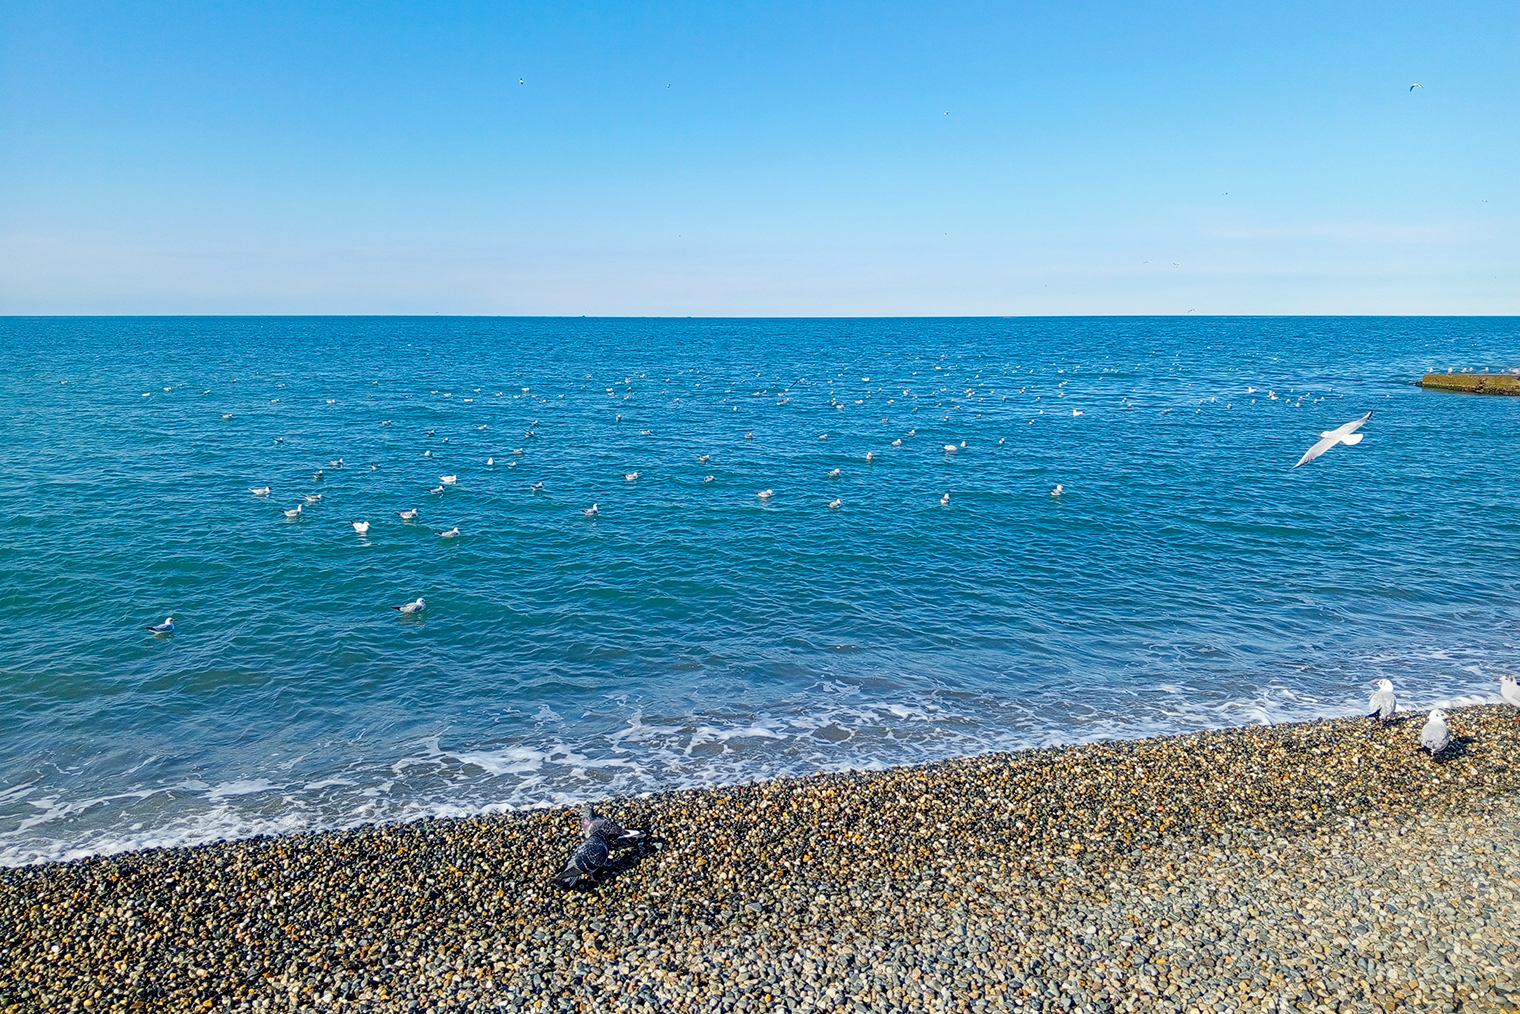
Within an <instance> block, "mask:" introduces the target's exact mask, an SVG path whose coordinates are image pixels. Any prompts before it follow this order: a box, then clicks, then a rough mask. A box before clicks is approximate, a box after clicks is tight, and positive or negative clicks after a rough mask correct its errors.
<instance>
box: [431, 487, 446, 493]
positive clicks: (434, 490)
mask: <svg viewBox="0 0 1520 1014" xmlns="http://www.w3.org/2000/svg"><path fill="white" fill-rule="evenodd" d="M428 492H429V493H438V494H441V493H442V492H443V487H442V486H434V487H433V488H432V489H430V490H428Z"/></svg>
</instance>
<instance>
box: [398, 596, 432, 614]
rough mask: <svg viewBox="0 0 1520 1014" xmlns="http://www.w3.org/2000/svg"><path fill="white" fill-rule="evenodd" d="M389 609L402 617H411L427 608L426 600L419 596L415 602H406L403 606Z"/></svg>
mask: <svg viewBox="0 0 1520 1014" xmlns="http://www.w3.org/2000/svg"><path fill="white" fill-rule="evenodd" d="M391 608H392V609H394V610H396V612H398V613H400V614H401V615H402V616H412V615H414V614H416V613H420V612H422V611H423V610H424V609H426V608H427V600H426V599H424V598H423V597H422V596H421V595H419V596H417V601H416V602H408V603H407V604H406V605H404V606H391Z"/></svg>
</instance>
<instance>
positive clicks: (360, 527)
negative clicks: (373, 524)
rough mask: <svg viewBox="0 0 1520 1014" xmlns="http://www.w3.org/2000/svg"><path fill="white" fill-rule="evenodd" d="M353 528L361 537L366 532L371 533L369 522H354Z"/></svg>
mask: <svg viewBox="0 0 1520 1014" xmlns="http://www.w3.org/2000/svg"><path fill="white" fill-rule="evenodd" d="M353 526H354V531H356V532H358V533H359V534H360V535H363V534H365V533H366V532H368V531H369V522H368V521H355V522H353Z"/></svg>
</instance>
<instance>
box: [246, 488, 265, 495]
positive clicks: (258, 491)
mask: <svg viewBox="0 0 1520 1014" xmlns="http://www.w3.org/2000/svg"><path fill="white" fill-rule="evenodd" d="M248 492H250V493H252V494H253V495H254V496H268V495H269V487H268V486H249V487H248Z"/></svg>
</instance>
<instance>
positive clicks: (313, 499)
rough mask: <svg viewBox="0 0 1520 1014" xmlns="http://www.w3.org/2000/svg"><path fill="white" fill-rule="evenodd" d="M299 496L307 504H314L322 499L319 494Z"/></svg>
mask: <svg viewBox="0 0 1520 1014" xmlns="http://www.w3.org/2000/svg"><path fill="white" fill-rule="evenodd" d="M301 496H302V497H303V498H305V500H306V502H307V503H316V502H317V501H319V500H321V499H322V494H321V493H302V494H301Z"/></svg>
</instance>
